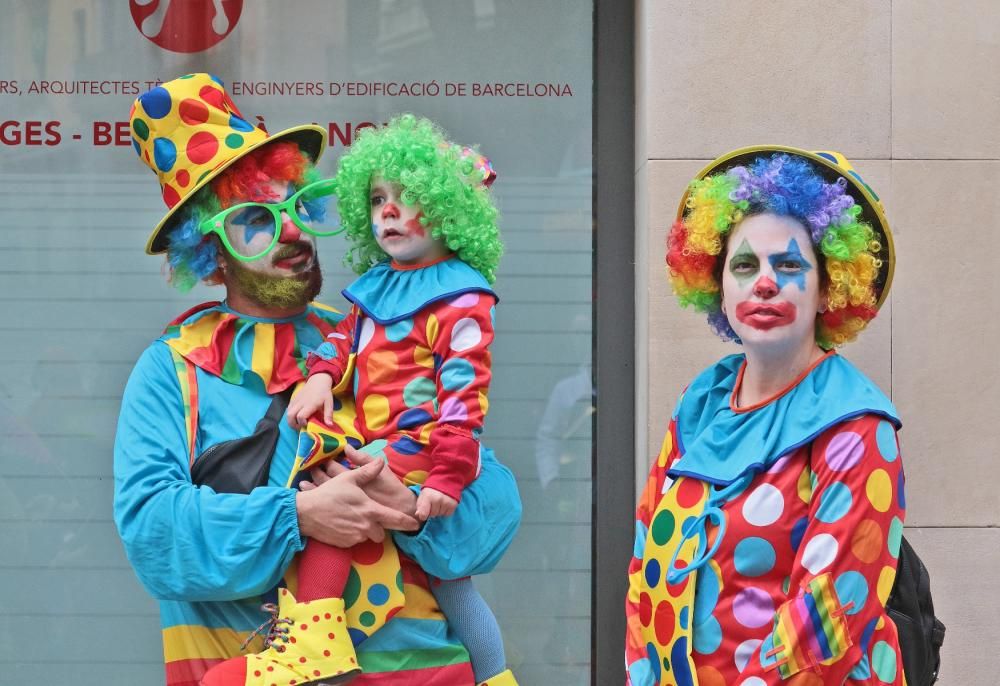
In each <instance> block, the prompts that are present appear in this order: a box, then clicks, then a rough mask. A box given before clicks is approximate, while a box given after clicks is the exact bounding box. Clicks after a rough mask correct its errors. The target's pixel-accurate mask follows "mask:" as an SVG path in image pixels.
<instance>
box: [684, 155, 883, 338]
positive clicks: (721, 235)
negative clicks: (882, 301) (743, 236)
mask: <svg viewBox="0 0 1000 686" xmlns="http://www.w3.org/2000/svg"><path fill="white" fill-rule="evenodd" d="M763 213H773V214H777V215H782V216H790V217H794V218H795V219H797V220H799V221H800V222H802V224H803V226H804V227H805V228H806V230H807V231H808V233H809V235H810V238H811V241H812V245H813V248H814V249H815V251H816V255H817V257H818V258H819V260H820V264H821V266H822V267H823V269H822V272H821V274H822V277H821V281H820V284H821V287H822V288H825V289H826V297H827V310H826V311H825V312H823V313H822V314H820V315H818V316H817V317H816V343H817V344H818V345H819V346H820V347H822V348H824V349H827V350H828V349H830V348H833V347H836V346H839V345H843V344H844V343H847V342H849V341H852V340H854V339H855V338H856V337H857V335H858V333H859V332H860V331H861V330H862V329H863V328H864V327H865V326H866V325H867V324H868V322H869V321H871V320H872V319H873V318H874V317H875V314H876V312H877V307H876V303H877V298H878V294H877V291H876V289H877V284H876V281H877V279H878V276H879V269H880V267H881V265H882V263H881V261H880V259H879V257H878V255H879V252H880V250H881V249H882V246H881V244H880V242H879V240H878V237H877V235H876V233H875V231H874V230H873V229H872V227H871V225H870V224H869V223H868V222H866V221H864V220H863V219H862V218H861V214H862V207H861V206H860V205H859V204H858V203H857V202H856V201H855V199H854V197H853V196H852V195H851V194H850V192H849V189H848V183H847V181H846V180H845V179H844V178H842V177H841V178H838V179H837V180H836V181H835V182H833V183H830V182H828V181H826V180H825V179H824V178H823V177H822V176H821V175H820V174H819V173H818V171H817V169H816V166H815V165H814V164H813V163H812V162H810V161H809V160H807V159H805V158H802V157H798V156H795V155H790V154H787V153H774V154H771V155H768V154H766V153H764V154H762V156H759V157H756V158H754V159H753V160H752V161H750V162H749V164H746V165H741V166H735V167H732V168H730V169H728V170H726V171H723V172H720V173H716V174H712V175H710V176H706V177H705V178H702V179H696V180H695V181H692V182H691V185H690V188H689V192H688V196H687V201H686V204H685V211H684V215H683V217H682V218H681V219H679V220H677V221H676V222H675V223H674V225H673V227H671V229H670V235H669V236H668V238H667V266H668V270H669V274H670V281H671V284H672V286H673V289H674V292H675V293H676V294H677V297H678V299H679V300H680V303H681V305H682V306H684V307H693V308H694V309H696V310H698V311H699V312H705V313H707V314H708V322H709V325H710V326H711V327H712V328H713V329H714V330H715V331H716V333H718V334H719V336H721V337H722V338H723V340H736V341H738V340H739V339H738V337H737V336H736V333H735V332H734V331H733V329H732V327H731V326H730V325H729V320H728V319H727V318H726V315H725V314H724V313H723V312H722V309H721V299H722V293H721V278H720V273H721V264H722V259H723V257H724V252H725V248H726V240H727V236H728V235H729V234H730V232H731V231H732V230H733V228H734V227H735V226H736V225H737V224H739V223H740V221H742V220H743V219H744V218H746V217H748V216H751V215H755V214H763Z"/></svg>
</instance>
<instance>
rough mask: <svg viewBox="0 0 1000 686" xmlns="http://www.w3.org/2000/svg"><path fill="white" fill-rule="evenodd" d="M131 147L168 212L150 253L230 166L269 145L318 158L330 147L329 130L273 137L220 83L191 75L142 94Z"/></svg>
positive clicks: (297, 130)
mask: <svg viewBox="0 0 1000 686" xmlns="http://www.w3.org/2000/svg"><path fill="white" fill-rule="evenodd" d="M129 128H130V129H131V132H132V146H133V147H134V148H135V152H136V154H138V155H139V159H141V160H142V161H143V163H144V164H146V166H148V167H149V168H150V169H152V170H153V172H154V173H155V174H156V176H157V179H158V180H159V182H160V193H161V195H162V196H163V201H164V202H165V203H166V205H167V214H166V215H165V216H164V217H163V219H161V220H160V222H159V223H158V224H157V225H156V228H154V229H153V233H152V234H151V235H150V237H149V241H148V242H147V243H146V252H147V253H148V254H150V255H155V254H157V253H162V252H166V250H167V235H168V234H169V233H170V230H171V229H172V228H174V226H175V224H176V223H177V219H178V216H179V212H180V210H181V208H182V207H184V204H185V203H186V202H188V201H189V200H190V199H191V198H192V197H194V195H195V193H196V192H197V191H198V190H199V189H201V188H203V187H204V186H205V185H207V184H208V183H209V182H210V181H211V180H212V179H214V178H215V177H217V176H218V175H219V174H221V173H222V172H223V171H225V170H226V169H227V168H228V167H229V166H230V165H232V164H233V163H234V162H236V161H237V160H239V159H240V158H242V157H245V156H246V155H247V154H249V153H251V152H253V151H254V150H257V149H258V148H260V147H263V146H264V145H267V144H268V143H275V142H278V141H290V142H292V143H295V144H296V145H298V146H299V148H300V149H301V150H302V151H303V152H304V153H306V155H308V156H309V158H310V159H311V160H312V161H313V162H316V160H318V159H319V157H320V155H322V154H323V151H324V150H325V149H326V130H325V129H323V128H322V127H320V126H315V125H304V126H296V127H293V128H291V129H286V130H284V131H282V132H280V133H276V134H274V135H273V136H272V135H269V134H268V133H267V132H266V131H264V130H263V128H258V127H256V126H254V125H252V124H250V123H249V122H248V121H247V120H246V118H244V116H243V115H242V114H241V113H240V111H239V109H238V108H237V107H236V105H235V104H234V103H233V101H232V99H231V98H230V97H229V94H228V93H227V92H226V88H225V86H224V84H223V83H222V81H220V80H219V79H218V78H216V77H215V76H212V75H211V74H188V75H187V76H182V77H180V78H178V79H174V80H173V81H168V82H166V83H163V84H160V85H159V86H157V87H156V88H153V89H152V90H150V91H147V92H146V93H143V94H142V95H140V96H139V97H138V98H137V99H136V101H135V102H134V103H133V104H132V110H131V112H130V113H129Z"/></svg>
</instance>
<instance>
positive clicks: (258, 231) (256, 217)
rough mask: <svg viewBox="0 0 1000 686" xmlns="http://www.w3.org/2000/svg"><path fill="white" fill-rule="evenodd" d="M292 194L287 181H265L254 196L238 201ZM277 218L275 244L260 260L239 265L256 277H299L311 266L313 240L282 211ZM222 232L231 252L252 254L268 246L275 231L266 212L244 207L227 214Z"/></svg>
mask: <svg viewBox="0 0 1000 686" xmlns="http://www.w3.org/2000/svg"><path fill="white" fill-rule="evenodd" d="M294 192H295V188H294V187H293V186H292V185H291V184H290V183H288V182H287V181H268V182H267V183H265V184H264V185H263V186H262V188H261V190H260V193H258V194H256V195H255V197H253V198H247V199H246V200H244V201H241V202H281V201H283V200H286V199H288V197H290V196H291V195H292V193H294ZM237 204H239V203H237ZM280 217H281V226H280V227H278V228H277V230H279V231H280V233H279V234H278V242H277V243H275V244H274V247H273V248H271V250H270V251H268V252H267V253H266V254H264V255H263V256H262V257H260V258H258V259H256V260H251V261H249V262H240V266H241V267H243V268H244V269H246V270H247V271H252V272H257V273H259V274H265V275H268V276H277V277H282V276H292V275H295V274H301V273H303V272H305V271H308V270H309V269H310V268H311V267H312V266H313V264H314V263H315V260H316V239H315V237H314V236H311V235H309V234H307V233H303V232H302V231H301V230H299V227H298V226H296V225H295V222H293V221H292V220H291V219H290V218H289V216H288V214H287V213H285V212H282V213H281V214H280ZM225 230H226V237H227V238H228V239H229V242H230V244H231V245H232V246H233V249H234V250H236V251H237V252H239V253H241V254H244V255H254V254H257V253H259V252H260V251H261V250H263V249H264V248H266V247H267V246H268V245H269V244H270V242H271V240H272V238H273V237H274V232H275V230H276V228H275V226H274V218H273V216H272V215H271V213H270V212H268V211H267V210H264V209H262V208H254V207H248V208H245V209H242V210H237V211H236V212H233V213H231V214H229V215H228V216H227V217H226V223H225Z"/></svg>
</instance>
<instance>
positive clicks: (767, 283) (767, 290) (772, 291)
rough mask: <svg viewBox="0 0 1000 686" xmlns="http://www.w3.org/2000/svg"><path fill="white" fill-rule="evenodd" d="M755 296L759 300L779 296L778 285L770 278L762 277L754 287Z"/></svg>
mask: <svg viewBox="0 0 1000 686" xmlns="http://www.w3.org/2000/svg"><path fill="white" fill-rule="evenodd" d="M753 294H754V295H756V296H757V297H758V298H765V299H767V298H773V297H774V296H776V295H777V294H778V284H776V283H774V281H772V280H771V279H770V278H769V277H767V276H762V277H760V278H759V279H757V283H755V284H754V285H753Z"/></svg>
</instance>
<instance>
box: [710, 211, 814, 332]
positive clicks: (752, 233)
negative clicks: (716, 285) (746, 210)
mask: <svg viewBox="0 0 1000 686" xmlns="http://www.w3.org/2000/svg"><path fill="white" fill-rule="evenodd" d="M729 245H730V246H733V245H735V246H737V247H736V248H735V249H732V250H731V251H730V253H729V254H728V255H727V256H726V260H725V263H724V264H725V270H724V272H723V275H722V292H723V301H724V304H725V308H726V313H727V315H728V317H729V323H730V326H732V327H733V330H734V331H735V332H736V334H737V335H738V336H739V337H740V338H741V339H742V340H743V342H744V343H745V344H748V345H755V344H780V345H783V346H784V345H788V344H797V343H804V341H806V339H808V340H812V339H813V337H814V325H815V314H816V313H817V312H818V311H819V306H820V301H821V298H820V293H819V281H818V276H817V273H818V272H817V270H816V269H814V267H815V266H816V255H815V252H814V251H813V248H812V244H811V243H810V242H809V236H808V234H807V233H806V229H805V228H804V227H803V226H802V224H801V223H799V222H798V221H796V220H795V219H792V218H790V217H783V216H778V215H774V214H761V215H754V216H752V217H749V218H747V219H745V220H744V221H743V222H741V223H740V224H739V225H738V226H737V227H736V229H735V231H734V232H733V233H732V235H731V236H730V238H729ZM801 245H804V246H806V249H805V252H803V251H802V249H801V248H800V246H801Z"/></svg>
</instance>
